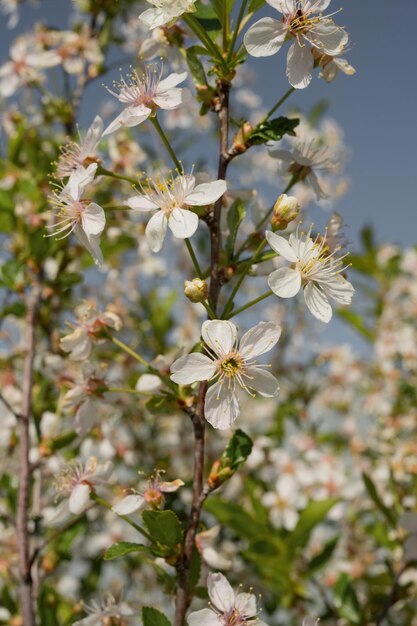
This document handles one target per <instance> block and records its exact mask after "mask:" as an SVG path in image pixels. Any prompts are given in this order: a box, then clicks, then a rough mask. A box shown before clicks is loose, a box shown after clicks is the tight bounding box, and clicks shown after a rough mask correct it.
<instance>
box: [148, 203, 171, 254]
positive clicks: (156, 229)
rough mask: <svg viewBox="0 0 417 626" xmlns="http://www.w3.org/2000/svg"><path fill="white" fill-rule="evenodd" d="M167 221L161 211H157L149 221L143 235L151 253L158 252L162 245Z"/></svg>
mask: <svg viewBox="0 0 417 626" xmlns="http://www.w3.org/2000/svg"><path fill="white" fill-rule="evenodd" d="M167 225H168V220H167V218H166V216H165V213H164V212H163V211H157V212H156V213H155V215H152V217H151V219H150V220H149V222H148V224H147V226H146V229H145V235H146V239H147V240H148V244H149V247H150V249H151V250H152V252H159V251H160V249H161V248H162V244H163V243H164V239H165V234H166V232H167Z"/></svg>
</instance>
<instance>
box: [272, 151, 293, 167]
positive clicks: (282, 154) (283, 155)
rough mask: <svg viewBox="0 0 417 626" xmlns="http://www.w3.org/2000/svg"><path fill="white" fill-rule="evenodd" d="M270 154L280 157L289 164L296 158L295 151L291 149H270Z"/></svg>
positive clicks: (275, 157)
mask: <svg viewBox="0 0 417 626" xmlns="http://www.w3.org/2000/svg"><path fill="white" fill-rule="evenodd" d="M269 155H270V156H271V157H272V158H274V159H279V160H280V161H283V162H284V163H287V164H288V165H290V164H291V163H294V160H295V159H294V155H293V153H292V152H290V151H289V150H281V149H278V150H270V151H269Z"/></svg>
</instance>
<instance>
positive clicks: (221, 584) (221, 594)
mask: <svg viewBox="0 0 417 626" xmlns="http://www.w3.org/2000/svg"><path fill="white" fill-rule="evenodd" d="M207 591H208V594H209V598H210V600H211V601H212V603H213V604H214V606H215V607H216V609H218V610H219V611H221V612H222V613H226V612H227V611H230V609H233V608H234V605H235V592H234V591H233V589H232V587H231V585H230V583H229V581H228V580H227V579H226V578H225V577H224V576H223V574H220V572H216V573H215V574H209V575H208V577H207Z"/></svg>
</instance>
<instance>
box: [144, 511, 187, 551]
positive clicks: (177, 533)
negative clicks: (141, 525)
mask: <svg viewBox="0 0 417 626" xmlns="http://www.w3.org/2000/svg"><path fill="white" fill-rule="evenodd" d="M143 521H144V522H145V525H146V527H147V529H148V531H149V534H150V535H151V538H152V540H153V541H154V542H155V543H157V544H160V545H161V546H166V547H168V548H175V547H176V546H177V545H178V544H179V543H181V542H182V528H181V524H180V521H179V519H178V517H177V516H176V515H175V513H174V512H173V511H144V512H143Z"/></svg>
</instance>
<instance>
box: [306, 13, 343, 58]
mask: <svg viewBox="0 0 417 626" xmlns="http://www.w3.org/2000/svg"><path fill="white" fill-rule="evenodd" d="M348 40H349V36H348V34H347V32H346V31H345V30H343V28H341V27H340V26H337V25H336V24H335V23H334V22H333V20H326V21H325V22H323V21H322V22H319V23H318V24H317V26H315V28H314V35H313V37H311V39H310V42H311V43H312V44H313V45H315V46H316V47H317V48H319V49H320V50H323V52H325V53H326V54H330V55H333V54H340V53H341V52H342V51H343V49H344V48H345V46H346V44H347V42H348Z"/></svg>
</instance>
